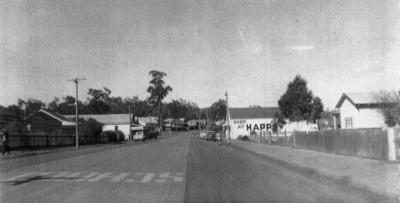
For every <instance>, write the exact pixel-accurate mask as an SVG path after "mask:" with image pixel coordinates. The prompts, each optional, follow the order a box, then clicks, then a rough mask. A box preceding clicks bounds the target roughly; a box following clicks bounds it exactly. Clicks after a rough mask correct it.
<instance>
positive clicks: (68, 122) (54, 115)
mask: <svg viewBox="0 0 400 203" xmlns="http://www.w3.org/2000/svg"><path fill="white" fill-rule="evenodd" d="M37 113H43V114H45V115H47V116H49V117H51V118H54V119H56V120H58V121H60V122H61V124H62V125H63V126H71V125H75V123H74V122H73V121H72V120H70V119H69V118H67V117H65V116H63V115H61V114H59V113H55V112H50V111H46V110H43V109H40V110H39V111H38V112H36V113H32V114H31V115H29V116H28V117H27V118H26V119H27V120H29V119H30V118H31V117H32V116H34V115H36V114H37Z"/></svg>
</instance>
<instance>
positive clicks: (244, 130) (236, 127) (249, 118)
mask: <svg viewBox="0 0 400 203" xmlns="http://www.w3.org/2000/svg"><path fill="white" fill-rule="evenodd" d="M277 112H279V108H278V107H260V108H229V110H228V112H227V114H228V115H227V117H228V120H229V126H230V128H231V132H230V136H231V139H237V138H238V137H239V136H243V135H250V133H251V132H252V131H254V132H255V133H257V134H260V133H261V132H263V131H264V132H265V131H267V130H269V131H272V125H273V122H274V118H275V115H276V113H277Z"/></svg>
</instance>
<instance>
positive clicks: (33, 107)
mask: <svg viewBox="0 0 400 203" xmlns="http://www.w3.org/2000/svg"><path fill="white" fill-rule="evenodd" d="M22 103H24V102H22ZM25 105H26V107H25V108H26V115H30V114H32V113H35V112H37V111H39V110H40V109H44V108H45V107H46V104H45V103H44V102H42V101H40V100H38V99H33V98H29V99H28V101H26V102H25Z"/></svg>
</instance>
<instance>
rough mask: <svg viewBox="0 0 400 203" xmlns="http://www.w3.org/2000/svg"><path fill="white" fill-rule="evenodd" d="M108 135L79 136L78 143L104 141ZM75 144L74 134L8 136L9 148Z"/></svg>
mask: <svg viewBox="0 0 400 203" xmlns="http://www.w3.org/2000/svg"><path fill="white" fill-rule="evenodd" d="M106 142H108V137H106V136H100V137H99V138H98V139H97V140H96V139H95V138H94V137H93V136H80V137H79V144H83V145H84V144H96V143H106ZM68 145H75V135H68V134H59V135H54V134H12V135H10V136H9V146H10V148H29V147H51V146H68Z"/></svg>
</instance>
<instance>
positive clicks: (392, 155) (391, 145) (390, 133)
mask: <svg viewBox="0 0 400 203" xmlns="http://www.w3.org/2000/svg"><path fill="white" fill-rule="evenodd" d="M387 140H388V160H389V161H396V145H395V141H394V129H393V128H388V129H387Z"/></svg>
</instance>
